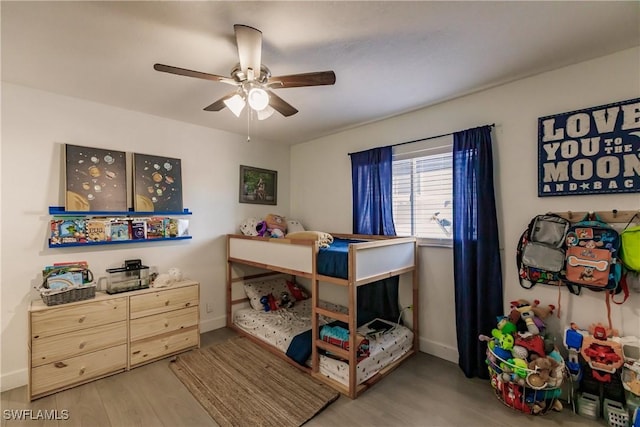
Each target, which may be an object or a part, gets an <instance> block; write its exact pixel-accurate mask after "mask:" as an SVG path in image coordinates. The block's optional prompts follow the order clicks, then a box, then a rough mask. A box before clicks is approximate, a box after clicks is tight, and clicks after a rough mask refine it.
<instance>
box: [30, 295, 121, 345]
mask: <svg viewBox="0 0 640 427" xmlns="http://www.w3.org/2000/svg"><path fill="white" fill-rule="evenodd" d="M126 319H127V299H126V298H116V299H108V300H103V301H95V302H88V303H86V304H77V305H73V306H69V307H65V306H64V305H62V306H60V307H56V308H52V309H48V310H41V311H33V312H31V337H32V339H38V338H42V337H45V336H51V335H56V334H60V333H65V332H71V331H76V330H78V329H84V328H90V327H94V326H98V325H104V324H107V323H112V322H119V321H123V320H126Z"/></svg>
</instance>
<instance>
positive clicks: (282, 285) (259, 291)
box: [244, 277, 308, 311]
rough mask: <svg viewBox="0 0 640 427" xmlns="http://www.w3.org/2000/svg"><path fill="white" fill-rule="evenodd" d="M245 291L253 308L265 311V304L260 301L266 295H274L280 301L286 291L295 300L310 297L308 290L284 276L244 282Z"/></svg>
mask: <svg viewBox="0 0 640 427" xmlns="http://www.w3.org/2000/svg"><path fill="white" fill-rule="evenodd" d="M244 292H245V293H246V294H247V297H248V298H249V304H251V308H253V309H254V310H258V311H265V310H264V305H263V304H262V303H261V302H260V299H261V298H262V297H264V296H267V297H268V296H269V295H272V296H273V298H274V299H275V300H276V301H278V302H279V301H280V299H281V297H282V294H283V293H284V292H286V293H287V294H289V296H290V297H291V299H292V300H293V301H301V300H303V299H307V298H308V296H307V294H306V292H304V291H303V290H302V289H301V288H300V287H298V285H296V284H295V283H294V282H292V281H290V280H287V279H286V278H284V277H280V278H277V279H267V280H258V281H254V282H247V283H245V284H244Z"/></svg>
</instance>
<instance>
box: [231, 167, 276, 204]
mask: <svg viewBox="0 0 640 427" xmlns="http://www.w3.org/2000/svg"><path fill="white" fill-rule="evenodd" d="M240 203H256V204H261V205H277V204H278V172H277V171H272V170H268V169H260V168H254V167H251V166H244V165H240Z"/></svg>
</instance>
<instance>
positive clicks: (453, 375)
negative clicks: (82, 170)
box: [1, 329, 606, 427]
mask: <svg viewBox="0 0 640 427" xmlns="http://www.w3.org/2000/svg"><path fill="white" fill-rule="evenodd" d="M234 335H235V333H234V332H233V331H231V330H229V329H219V330H216V331H212V332H208V333H206V334H203V335H202V340H201V345H202V347H206V346H210V345H216V343H219V342H221V341H223V340H226V339H228V338H230V337H232V336H234ZM168 364H169V359H165V360H161V361H158V362H155V363H151V364H149V365H145V366H143V367H140V368H136V369H133V370H131V371H129V372H125V373H121V374H117V375H113V376H111V377H108V378H104V379H102V380H99V381H95V382H92V383H89V384H86V385H83V386H80V387H76V388H73V389H70V390H66V391H63V392H60V393H57V394H54V395H52V396H47V397H44V398H42V399H38V400H36V401H34V402H31V403H30V402H28V400H27V390H26V387H20V388H16V389H13V390H9V391H6V392H4V393H2V400H1V402H2V414H3V416H2V427H5V426H7V427H9V426H22V425H27V426H40V425H43V426H59V427H73V426H82V427H94V426H95V427H102V426H104V427H109V426H113V427H125V426H132V427H134V426H135V427H138V426H139V427H144V426H149V427H179V426H216V425H217V424H216V423H215V422H214V421H213V419H211V418H210V417H209V415H208V414H207V413H206V412H205V411H204V409H202V407H201V406H200V405H199V404H198V402H197V401H196V400H195V399H194V398H193V396H191V394H190V393H189V392H188V391H187V389H186V388H185V387H184V386H183V385H182V383H181V382H180V381H179V380H178V379H177V378H176V377H175V376H174V375H173V373H172V372H171V371H170V369H169V368H168V366H167V365H168ZM20 409H30V410H31V411H32V414H33V415H34V417H35V416H36V415H37V414H38V412H37V411H38V410H43V411H44V410H46V411H52V410H58V413H59V414H62V412H61V411H62V410H67V411H68V415H69V417H68V419H67V420H58V421H55V420H52V421H45V420H29V421H22V422H20V421H15V420H10V421H9V420H6V419H5V418H6V417H5V414H6V412H5V410H20ZM265 416H268V414H265ZM603 425H606V424H605V423H604V421H601V422H595V421H591V420H588V419H586V418H583V417H580V416H578V415H576V414H573V413H571V411H570V410H569V409H565V410H564V411H563V412H560V413H558V412H552V413H549V414H547V415H544V416H537V417H536V416H531V415H524V414H521V413H519V412H516V411H514V410H512V409H510V408H508V407H506V406H504V405H503V404H502V403H500V402H499V401H498V400H497V399H496V398H495V397H494V396H493V394H492V391H491V388H490V386H489V384H488V382H487V381H484V380H479V379H472V380H469V379H467V378H465V377H464V375H463V374H462V372H461V371H460V369H459V368H458V367H457V366H456V365H455V364H452V363H449V362H446V361H443V360H442V359H439V358H437V357H433V356H430V355H427V354H425V353H419V354H418V355H416V356H414V357H412V358H410V359H409V360H407V361H406V362H405V363H404V364H402V365H401V366H400V367H399V368H398V369H397V370H395V371H394V372H393V373H392V374H390V375H389V376H387V377H386V378H384V379H382V381H380V382H379V383H378V384H376V385H375V386H373V387H372V388H371V389H369V390H367V391H366V392H365V393H364V394H362V395H361V396H360V397H359V398H358V399H357V400H350V399H348V398H346V397H344V396H340V398H339V399H338V400H337V401H335V402H334V403H332V404H331V405H329V407H327V408H326V409H325V410H324V411H322V412H321V413H320V414H318V415H317V416H316V417H315V418H313V419H312V420H311V421H309V422H308V423H307V424H305V426H309V427H320V426H331V427H337V426H354V427H357V426H385V427H386V426H394V427H395V426H465V427H472V426H482V427H484V426H522V427H527V426H563V427H573V426H575V427H578V426H603Z"/></svg>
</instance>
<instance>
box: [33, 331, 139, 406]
mask: <svg viewBox="0 0 640 427" xmlns="http://www.w3.org/2000/svg"><path fill="white" fill-rule="evenodd" d="M126 367H127V345H126V344H123V345H119V346H116V347H111V348H107V349H105V350H100V351H95V352H93V353H87V354H83V355H81V356H76V357H71V358H69V359H64V360H60V361H57V362H53V363H48V364H46V365H42V366H38V367H37V368H33V369H32V370H31V396H32V397H34V396H38V395H40V394H42V393H46V392H50V391H52V390H56V389H59V388H66V387H69V386H71V385H76V384H80V383H82V382H86V381H89V380H91V379H93V378H96V377H101V376H105V375H108V374H111V373H115V372H118V371H121V370H124V369H125V368H126Z"/></svg>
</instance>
